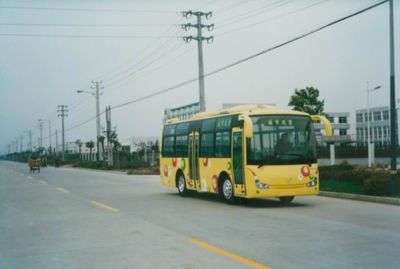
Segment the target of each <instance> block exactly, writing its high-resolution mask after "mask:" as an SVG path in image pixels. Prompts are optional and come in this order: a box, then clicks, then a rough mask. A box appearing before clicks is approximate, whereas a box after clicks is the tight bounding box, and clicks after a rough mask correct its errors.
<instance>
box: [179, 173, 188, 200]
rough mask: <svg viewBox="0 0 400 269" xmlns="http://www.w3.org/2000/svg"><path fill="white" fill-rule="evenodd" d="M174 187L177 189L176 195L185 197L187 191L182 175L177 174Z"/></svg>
mask: <svg viewBox="0 0 400 269" xmlns="http://www.w3.org/2000/svg"><path fill="white" fill-rule="evenodd" d="M176 187H177V188H178V193H179V195H180V196H187V194H188V192H189V191H188V189H187V188H186V180H185V176H184V175H183V174H182V173H179V174H178V178H177V182H176Z"/></svg>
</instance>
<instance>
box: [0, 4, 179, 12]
mask: <svg viewBox="0 0 400 269" xmlns="http://www.w3.org/2000/svg"><path fill="white" fill-rule="evenodd" d="M0 8H1V9H21V10H47V11H82V12H116V13H176V11H172V10H136V9H103V8H61V7H32V6H0Z"/></svg>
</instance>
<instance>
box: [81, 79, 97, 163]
mask: <svg viewBox="0 0 400 269" xmlns="http://www.w3.org/2000/svg"><path fill="white" fill-rule="evenodd" d="M92 83H94V84H95V85H96V86H95V88H94V87H91V88H92V89H95V91H92V92H91V91H81V90H78V91H76V92H77V93H88V94H90V95H93V96H94V97H95V99H96V118H97V120H96V121H97V123H96V125H97V126H96V129H97V139H96V142H97V143H96V145H97V161H102V160H103V156H102V154H101V147H100V144H99V138H100V108H99V106H100V105H99V96H100V95H101V94H102V93H100V92H99V82H98V81H96V82H92ZM100 83H101V82H100Z"/></svg>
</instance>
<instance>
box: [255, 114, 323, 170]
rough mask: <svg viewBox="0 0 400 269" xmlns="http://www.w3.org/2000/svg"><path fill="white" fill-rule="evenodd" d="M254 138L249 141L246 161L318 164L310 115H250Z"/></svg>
mask: <svg viewBox="0 0 400 269" xmlns="http://www.w3.org/2000/svg"><path fill="white" fill-rule="evenodd" d="M251 120H252V122H253V137H252V138H251V139H248V141H247V163H248V164H253V165H260V166H262V165H268V164H274V165H283V164H303V163H308V164H311V163H316V161H317V158H316V144H315V134H314V128H313V125H312V123H311V120H310V118H309V117H306V116H293V115H279V116H278V115H273V116H266V115H262V116H251Z"/></svg>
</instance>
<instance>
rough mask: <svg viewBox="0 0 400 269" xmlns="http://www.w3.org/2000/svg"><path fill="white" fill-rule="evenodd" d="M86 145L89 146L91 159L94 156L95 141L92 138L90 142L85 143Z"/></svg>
mask: <svg viewBox="0 0 400 269" xmlns="http://www.w3.org/2000/svg"><path fill="white" fill-rule="evenodd" d="M85 146H86V147H87V148H89V152H90V159H91V158H92V150H93V148H94V142H93V141H91V140H90V141H88V142H86V143H85Z"/></svg>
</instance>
